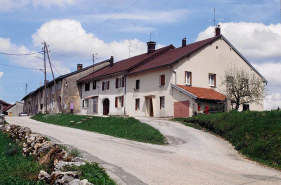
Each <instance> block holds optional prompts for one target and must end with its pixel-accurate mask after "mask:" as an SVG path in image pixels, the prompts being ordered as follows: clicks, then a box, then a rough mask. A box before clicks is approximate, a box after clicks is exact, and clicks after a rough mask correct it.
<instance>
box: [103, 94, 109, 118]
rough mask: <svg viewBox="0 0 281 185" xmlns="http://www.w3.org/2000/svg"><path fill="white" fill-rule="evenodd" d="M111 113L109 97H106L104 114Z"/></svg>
mask: <svg viewBox="0 0 281 185" xmlns="http://www.w3.org/2000/svg"><path fill="white" fill-rule="evenodd" d="M108 114H109V99H108V98H106V99H104V100H103V115H108Z"/></svg>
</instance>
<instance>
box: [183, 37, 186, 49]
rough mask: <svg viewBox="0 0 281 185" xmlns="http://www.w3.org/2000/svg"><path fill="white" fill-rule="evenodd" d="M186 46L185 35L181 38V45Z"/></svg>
mask: <svg viewBox="0 0 281 185" xmlns="http://www.w3.org/2000/svg"><path fill="white" fill-rule="evenodd" d="M184 46H186V37H185V38H183V39H182V47H184Z"/></svg>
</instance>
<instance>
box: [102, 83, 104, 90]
mask: <svg viewBox="0 0 281 185" xmlns="http://www.w3.org/2000/svg"><path fill="white" fill-rule="evenodd" d="M102 90H104V82H102Z"/></svg>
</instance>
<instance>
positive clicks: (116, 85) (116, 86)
mask: <svg viewBox="0 0 281 185" xmlns="http://www.w3.org/2000/svg"><path fill="white" fill-rule="evenodd" d="M118 81H119V80H118V78H116V84H115V88H116V89H117V88H118Z"/></svg>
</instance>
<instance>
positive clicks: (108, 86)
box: [107, 81, 109, 89]
mask: <svg viewBox="0 0 281 185" xmlns="http://www.w3.org/2000/svg"><path fill="white" fill-rule="evenodd" d="M107 82H108V83H107V89H109V81H107Z"/></svg>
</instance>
